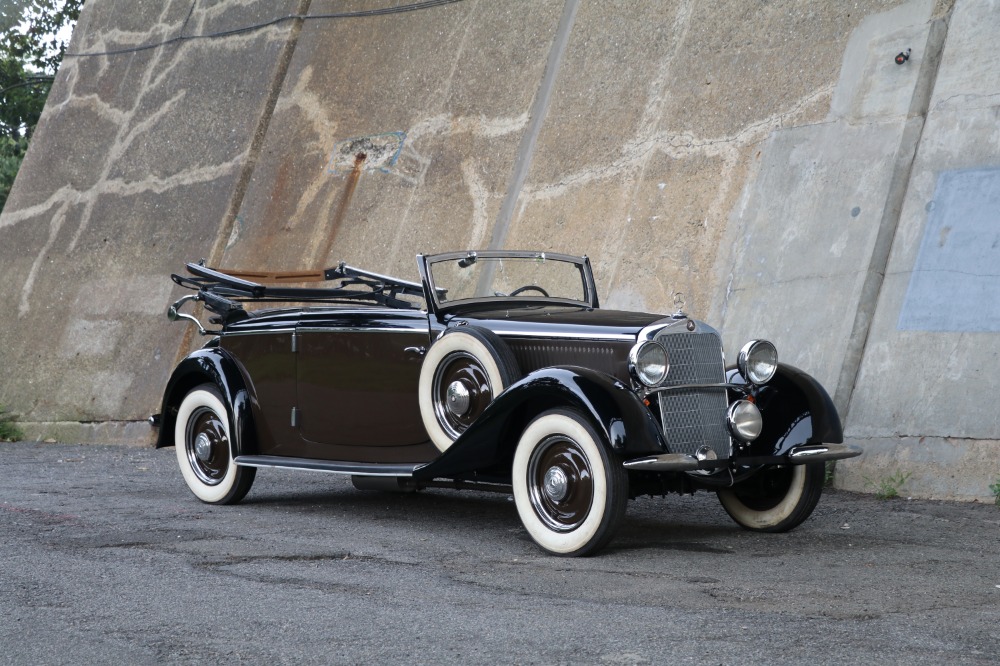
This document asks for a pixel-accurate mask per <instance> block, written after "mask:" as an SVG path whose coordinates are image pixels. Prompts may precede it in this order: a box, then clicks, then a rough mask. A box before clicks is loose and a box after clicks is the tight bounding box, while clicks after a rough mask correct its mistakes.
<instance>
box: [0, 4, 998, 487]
mask: <svg viewBox="0 0 1000 666" xmlns="http://www.w3.org/2000/svg"><path fill="white" fill-rule="evenodd" d="M952 4H953V3H952V2H951V1H950V0H937V1H936V2H935V1H933V0H909V1H907V2H904V1H903V0H865V1H863V2H857V3H825V4H823V3H812V2H806V1H805V0H783V1H780V2H769V3H764V4H747V3H745V2H742V1H738V0H729V1H726V2H722V3H715V4H713V5H711V6H709V5H706V4H704V3H698V2H694V1H693V0H678V1H667V0H664V1H662V2H651V3H641V4H640V3H631V2H621V3H604V2H601V3H598V2H578V1H577V0H545V1H543V2H531V3H528V2H523V3H514V2H510V3H494V2H486V1H485V0H465V1H463V2H457V3H454V4H450V5H446V6H440V7H433V8H430V9H425V10H422V11H415V12H406V13H399V14H389V15H382V16H365V17H352V18H339V19H318V18H313V19H302V18H296V19H292V20H281V21H278V22H276V23H273V24H272V25H270V26H269V27H266V28H261V29H255V30H251V31H248V32H240V33H234V34H230V35H227V36H223V37H218V38H205V39H195V40H187V41H181V42H178V43H174V44H170V45H166V46H161V47H156V48H152V49H149V50H143V51H139V52H136V53H129V54H119V55H109V56H97V57H93V58H80V59H67V61H66V63H65V64H64V67H63V69H62V71H61V72H60V74H59V76H58V80H57V82H56V85H55V87H54V90H53V94H52V96H51V98H50V103H49V106H48V108H47V110H46V113H45V115H44V117H43V121H42V123H41V125H40V127H39V130H38V133H37V135H36V137H35V140H34V142H33V144H32V149H31V153H30V154H29V156H28V159H27V160H26V162H25V165H24V168H23V169H22V172H21V175H20V176H19V179H18V181H17V183H16V184H15V187H14V190H13V191H12V193H11V198H10V199H9V200H8V204H7V208H6V209H5V210H4V211H3V214H2V216H0V278H2V284H3V285H4V286H3V287H2V288H0V308H2V311H3V312H5V313H8V314H7V316H6V318H5V319H4V321H3V324H2V335H3V347H2V349H0V368H3V370H4V377H3V379H2V380H0V404H4V405H6V406H7V407H8V408H10V409H12V410H13V411H15V412H18V413H20V414H22V417H23V419H24V420H25V421H28V422H29V423H30V424H31V427H30V428H29V432H30V433H31V434H32V435H33V436H38V437H47V436H52V437H55V438H59V439H81V440H89V441H93V440H94V439H99V438H111V439H114V440H116V441H134V440H135V439H136V438H138V439H144V438H146V437H147V434H140V433H145V426H143V424H142V421H141V420H142V419H144V418H145V416H147V415H148V414H149V413H151V412H154V411H156V409H157V402H158V399H159V392H160V390H161V388H162V385H163V383H164V380H165V378H166V376H167V374H168V373H169V371H170V369H171V367H172V365H173V364H174V362H175V359H176V358H177V356H178V354H180V353H183V352H184V351H186V350H187V349H189V348H190V347H191V346H192V345H196V344H198V343H200V340H197V339H192V338H191V337H190V335H188V336H187V337H185V333H184V330H183V327H181V326H176V325H168V324H167V323H166V321H165V320H164V319H163V318H162V314H161V313H162V312H163V311H164V309H165V308H166V306H167V304H168V303H169V302H170V301H171V300H172V299H173V298H176V297H177V296H178V295H179V294H180V293H181V292H180V290H178V289H176V288H173V287H172V285H171V284H170V283H169V282H168V281H167V275H168V274H169V273H170V272H172V271H178V270H180V269H181V268H182V265H183V262H185V261H188V260H197V259H199V258H202V257H204V258H206V259H207V260H208V261H209V262H210V263H212V264H216V265H222V266H225V267H232V268H268V269H273V270H281V269H294V268H312V267H318V266H324V265H329V264H331V263H334V262H336V261H338V260H346V261H348V262H351V263H354V264H356V265H362V266H367V267H371V268H373V269H376V270H380V271H384V272H391V273H398V274H401V275H403V276H408V277H415V274H416V273H415V266H414V262H413V256H414V254H416V253H417V252H435V251H439V250H444V249H454V248H464V247H484V246H493V247H507V248H529V247H530V248H540V249H546V250H556V249H558V250H564V251H569V252H577V253H586V254H589V255H590V256H591V257H592V258H593V259H594V263H595V266H596V269H597V278H598V287H599V290H600V291H601V293H602V295H603V303H604V304H605V305H606V306H611V307H623V308H635V309H644V310H651V311H661V312H664V311H671V310H673V308H674V300H675V299H674V294H675V293H676V292H681V293H682V294H683V300H684V301H685V307H686V309H687V310H688V311H689V312H691V313H693V314H695V315H697V316H700V317H703V318H705V319H706V320H708V321H709V322H711V323H713V324H721V328H722V329H723V330H724V334H725V342H726V345H727V347H728V349H729V350H730V353H732V352H734V351H735V349H737V348H738V347H739V345H740V344H742V343H743V342H744V341H745V340H746V339H748V338H750V337H770V338H772V339H774V340H775V342H776V343H777V344H778V346H779V349H780V351H781V353H782V357H783V358H784V359H785V360H788V361H790V362H792V363H794V364H797V365H800V366H802V367H803V368H805V369H807V370H809V371H811V372H813V373H815V374H816V375H817V376H818V377H819V378H820V379H821V380H822V381H823V382H824V384H825V385H826V386H827V387H828V388H829V390H830V392H831V394H833V395H834V397H835V399H836V401H837V404H838V407H839V408H840V409H841V412H842V414H843V415H844V416H845V417H846V419H847V427H848V432H849V434H850V435H851V437H852V438H854V439H856V440H858V441H863V440H865V439H866V438H873V437H874V438H880V439H879V442H883V441H885V442H888V441H891V440H892V438H893V437H896V436H897V435H907V436H912V437H914V438H919V437H923V436H927V437H928V439H926V440H925V444H926V442H932V443H933V442H944V441H945V440H946V439H948V441H949V442H951V444H948V446H953V445H954V442H956V441H965V440H966V439H967V440H968V441H969V442H971V443H972V446H971V448H970V449H969V451H970V452H972V453H969V454H968V455H966V454H964V453H963V454H961V455H956V456H953V457H949V455H946V454H945V453H941V454H940V455H941V460H942V461H945V460H950V461H970V462H969V465H966V466H965V467H963V468H962V469H963V470H965V472H969V471H970V469H971V467H975V470H974V471H975V472H976V474H978V476H976V479H977V480H976V481H974V482H972V485H971V486H963V487H962V488H958V487H957V486H955V485H954V484H951V485H949V484H947V483H944V484H939V485H938V486H935V485H934V482H933V481H932V480H931V477H930V471H931V470H932V469H934V466H933V464H930V463H928V464H926V465H925V464H924V463H923V462H921V463H920V466H923V467H925V468H926V469H927V470H928V474H926V475H923V476H926V477H927V479H928V480H927V481H926V483H929V484H930V485H927V486H922V485H920V484H921V483H925V481H919V480H918V479H919V478H922V477H921V474H920V470H918V469H913V470H910V469H908V468H907V469H905V470H903V471H904V472H909V471H913V472H914V476H913V477H912V481H911V483H912V484H913V487H914V488H915V489H917V490H920V489H924V488H926V490H927V492H929V493H931V494H934V495H940V496H964V497H970V496H977V497H979V496H983V495H984V494H985V493H986V491H985V487H986V486H985V485H984V481H986V480H988V477H989V475H990V474H993V471H991V470H989V469H987V466H985V465H983V464H982V456H981V454H982V453H984V452H988V451H993V450H995V448H991V447H994V444H993V442H995V441H996V440H1000V424H998V422H997V417H996V415H995V414H993V412H990V411H988V407H987V403H986V402H985V401H986V400H988V398H987V397H986V396H988V395H990V394H991V391H990V390H989V388H990V387H991V384H990V381H991V379H990V378H991V377H992V376H993V375H994V374H995V368H996V366H997V349H996V347H997V344H998V343H997V338H996V333H995V332H994V331H992V330H991V331H984V332H970V331H962V332H959V331H954V332H948V331H944V332H942V331H936V332H933V333H931V332H927V331H920V330H910V329H907V330H897V322H898V321H899V316H900V308H902V307H903V305H902V304H903V303H904V302H905V299H906V293H908V291H907V290H908V289H909V286H908V285H909V284H910V279H909V275H908V272H910V271H912V270H913V267H914V266H915V265H916V264H917V262H918V249H919V247H921V243H922V242H923V235H922V231H921V230H922V229H923V226H924V224H925V218H926V216H927V213H926V211H925V210H924V207H925V206H926V205H927V203H928V201H930V200H931V198H933V196H934V194H933V193H934V191H935V187H936V186H937V185H936V184H937V183H938V174H939V173H940V172H941V171H942V170H949V171H957V170H961V169H972V170H976V171H978V172H983V173H987V174H989V173H991V172H989V169H991V168H995V167H996V166H997V165H1000V155H998V152H1000V149H998V148H997V146H998V141H997V136H996V132H997V130H996V123H995V115H994V114H995V111H996V100H997V99H998V97H997V95H998V94H1000V93H998V91H1000V86H998V85H997V81H996V79H997V77H998V76H1000V75H998V74H997V71H1000V67H997V66H996V65H997V56H996V54H995V53H994V52H993V44H992V41H991V39H990V36H991V35H992V34H995V28H996V27H997V26H996V21H997V20H998V19H997V16H998V14H1000V12H997V11H996V9H997V8H996V6H995V3H981V2H974V1H972V0H960V1H959V2H958V4H957V5H956V6H955V7H954V8H953V7H952ZM385 6H387V5H384V4H383V3H381V2H379V1H378V0H357V1H352V2H348V3H342V4H338V5H337V7H336V10H334V9H331V6H330V5H328V4H326V3H321V2H314V3H311V2H309V0H300V1H298V2H293V1H291V0H286V1H284V2H277V3H275V2H262V1H259V0H230V1H229V2H224V3H218V4H214V5H211V6H208V5H207V4H206V3H202V2H200V1H199V0H173V1H171V2H167V3H155V2H143V3H136V2H124V0H91V1H90V2H88V4H87V6H86V8H85V10H84V15H83V17H82V19H81V22H80V25H79V28H78V30H77V34H76V35H75V36H74V42H73V45H72V47H71V51H77V52H88V51H89V52H95V51H103V50H108V49H115V48H118V47H127V46H129V45H137V44H147V43H155V42H158V41H162V40H164V39H168V38H172V37H174V36H177V35H188V36H196V35H197V36H206V35H209V34H210V33H215V32H220V31H226V30H229V29H233V28H241V27H246V26H249V25H253V24H258V23H267V22H271V21H274V20H275V19H278V18H280V17H284V16H288V15H289V14H305V13H308V14H310V15H311V16H313V17H315V16H317V15H318V14H324V13H328V12H330V11H348V12H349V11H355V10H368V9H375V8H382V7H385ZM991 31H993V32H991ZM906 48H912V55H911V58H910V61H909V62H907V63H906V64H905V65H903V66H897V65H895V64H894V63H893V60H892V58H893V56H894V55H895V53H897V52H899V51H902V50H904V49H906ZM942 49H943V54H944V56H943V61H942V60H941V58H940V57H939V56H940V54H941V53H942ZM914 156H916V158H915V161H914ZM911 176H912V177H911ZM959 180H961V177H959ZM949 182H950V181H949ZM983 201H984V202H987V203H988V202H989V201H990V199H989V198H988V197H986V198H984V199H983ZM985 205H986V204H980V208H983V207H984V206H985ZM901 211H902V212H901ZM942 219H944V218H942ZM990 219H991V218H989V217H988V215H986V214H985V213H984V215H983V216H980V217H978V218H977V220H978V222H977V223H976V224H977V225H978V226H974V227H973V228H971V229H964V228H963V229H960V230H958V231H957V232H956V234H955V235H954V236H952V237H953V238H956V239H965V240H963V242H969V239H972V241H971V242H974V243H978V245H980V246H982V245H983V243H982V242H981V239H982V236H983V234H984V233H986V232H987V231H988V229H989V223H990ZM940 225H943V226H947V223H946V222H940ZM943 226H941V228H942V229H943ZM897 230H898V231H897ZM984 230H986V231H984ZM938 233H940V230H939V232H938ZM980 249H981V251H980V252H979V253H978V254H977V255H976V262H977V265H979V264H983V263H984V262H988V261H989V259H990V257H991V255H990V254H989V251H987V250H985V249H982V247H981V248H980ZM890 250H891V251H892V261H891V262H889V253H890ZM955 256H961V255H960V254H959V255H956V254H954V253H951V254H944V255H941V256H938V255H935V258H934V261H932V262H931V263H929V264H926V265H927V266H932V267H940V266H941V265H947V261H954V259H953V258H954V257H955ZM887 262H888V263H889V270H888V273H887V272H886V265H887ZM935 262H937V263H935ZM941 262H945V264H942V263H941ZM921 265H924V264H921ZM977 270H978V269H977ZM883 275H885V276H886V277H885V280H884V282H883ZM980 278H981V279H982V280H985V282H982V284H985V285H986V287H987V289H988V288H989V287H990V285H992V282H990V280H991V279H992V278H991V277H990V276H989V275H984V276H980ZM926 282H927V281H926V280H925V281H924V283H922V284H926ZM931 284H932V285H933V281H931ZM959 284H966V283H965V282H959ZM929 291H933V289H928V288H927V287H926V286H924V287H920V288H918V289H916V290H915V291H914V292H913V293H915V294H916V296H914V298H923V297H925V296H926V295H927V294H928V293H929ZM966 302H971V304H972V306H973V309H974V306H975V299H974V298H972V299H971V300H970V299H966V300H965V301H963V303H966ZM925 310H926V308H925ZM920 312H923V310H921V311H920ZM977 316H979V318H980V319H982V318H983V317H984V316H985V315H981V314H980V315H977V314H976V312H975V311H973V312H972V319H973V320H976V317H977ZM917 319H918V320H919V319H920V318H919V317H918V318H917ZM907 321H909V319H907ZM39 332H44V333H43V334H42V335H39ZM953 351H954V354H952V352H953ZM927 356H932V357H933V360H930V361H927V360H926V357H927ZM944 359H950V360H947V361H946V360H944ZM949 364H950V365H949ZM946 366H947V367H946ZM942 373H943V375H944V376H945V377H946V378H947V379H946V381H944V382H941V381H940V377H941V376H942ZM855 379H857V384H855ZM966 387H968V388H966ZM963 391H964V392H965V393H963ZM966 393H967V394H969V395H971V398H970V399H965V397H963V396H964V395H965V394H966ZM942 396H943V397H942ZM915 405H917V406H920V408H917V409H914V406H915ZM925 405H926V408H924V406H925ZM994 411H995V410H994ZM990 414H992V416H991V415H990ZM983 415H985V416H983ZM80 423H84V424H85V425H84V426H83V427H81V426H79V425H77V426H74V424H80ZM954 438H959V439H958V440H956V439H954ZM873 441H874V440H873ZM910 441H911V440H909V439H906V440H903V441H902V445H901V448H900V451H903V450H905V447H906V446H908V444H907V443H908V442H910ZM928 446H929V445H928ZM942 446H944V445H943V444H942ZM876 448H878V451H879V455H878V456H875V455H872V456H871V458H866V459H863V460H862V461H861V462H860V464H859V465H857V467H856V469H857V470H859V472H858V474H861V473H862V472H863V473H864V475H865V476H869V477H870V476H871V475H872V474H875V477H877V476H878V475H880V474H883V473H884V470H887V469H890V468H891V469H893V470H895V467H893V464H889V463H887V465H888V466H882V467H880V468H878V469H879V470H882V471H877V470H876V471H874V472H873V470H875V468H873V467H871V465H872V464H874V462H873V461H874V460H875V459H876V458H878V459H880V460H881V459H885V460H889V458H886V456H885V455H883V454H884V451H885V446H883V444H882V443H877V444H876ZM929 450H930V451H931V453H929V454H928V455H933V447H932V448H931V449H929ZM986 457H987V458H989V456H986ZM906 460H907V461H911V460H912V461H916V460H917V459H916V458H914V457H912V456H911V457H910V458H907V459H906ZM976 460H979V461H980V464H978V465H975V464H974V463H973V462H971V461H976ZM907 464H908V465H909V463H907ZM948 464H951V463H948ZM962 464H963V465H965V463H962ZM852 465H853V463H848V464H846V465H844V466H842V472H843V473H844V474H845V476H844V477H843V482H844V483H845V484H847V485H849V486H851V487H859V484H860V483H861V482H859V481H858V479H860V478H861V477H860V476H858V475H855V476H854V477H852V476H850V474H851V472H850V470H851V469H852ZM914 465H916V463H914ZM970 466H971V467H970ZM971 488H976V489H978V490H976V491H975V492H972V491H971V490H970V489H971ZM915 492H916V490H915Z"/></svg>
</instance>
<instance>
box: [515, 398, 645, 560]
mask: <svg viewBox="0 0 1000 666" xmlns="http://www.w3.org/2000/svg"><path fill="white" fill-rule="evenodd" d="M513 486H514V503H515V505H516V506H517V512H518V514H519V515H520V517H521V522H522V523H524V527H525V529H527V530H528V534H530V535H531V538H532V539H534V540H535V543H537V544H538V545H539V546H541V547H542V548H544V549H545V550H547V551H548V552H550V553H552V554H554V555H565V556H575V555H588V554H591V553H594V552H597V551H598V550H600V549H601V548H603V547H604V546H605V545H606V544H607V543H608V541H610V540H611V538H612V537H613V536H614V534H615V532H616V531H617V530H618V527H619V525H620V524H621V522H622V519H623V518H624V516H625V502H626V501H627V499H628V476H627V474H626V472H625V469H624V468H623V467H622V465H621V463H620V461H618V460H617V459H616V458H615V457H614V455H613V454H612V453H611V452H610V451H609V450H608V448H607V447H606V446H605V445H604V444H603V443H602V438H601V437H600V436H599V435H598V434H597V433H596V431H595V430H594V428H593V426H591V425H590V423H589V422H588V421H587V419H586V418H585V417H584V416H583V415H582V414H580V413H579V412H576V411H570V410H553V411H549V412H545V413H544V414H542V415H541V416H539V417H538V418H536V419H535V420H534V421H532V422H531V423H530V424H529V425H528V427H527V428H526V429H525V431H524V434H522V435H521V439H520V441H519V442H518V444H517V450H516V452H515V454H514V467H513Z"/></svg>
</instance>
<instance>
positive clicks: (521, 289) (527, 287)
mask: <svg viewBox="0 0 1000 666" xmlns="http://www.w3.org/2000/svg"><path fill="white" fill-rule="evenodd" d="M525 291H537V292H538V293H540V294H541V295H542V296H544V297H545V298H549V292H547V291H545V290H544V289H542V288H541V287H538V286H536V285H533V284H526V285H524V286H523V287H518V288H517V289H515V290H514V291H512V292H510V294H508V296H517V295H518V294H520V293H523V292H525Z"/></svg>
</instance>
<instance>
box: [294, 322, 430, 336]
mask: <svg viewBox="0 0 1000 666" xmlns="http://www.w3.org/2000/svg"><path fill="white" fill-rule="evenodd" d="M422 323H423V326H419V327H415V328H392V327H389V326H371V327H367V328H366V327H364V326H300V327H299V328H298V329H297V330H298V331H299V333H424V334H426V333H427V323H426V322H422Z"/></svg>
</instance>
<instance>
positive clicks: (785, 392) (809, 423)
mask: <svg viewBox="0 0 1000 666" xmlns="http://www.w3.org/2000/svg"><path fill="white" fill-rule="evenodd" d="M727 375H728V377H729V381H730V382H732V383H745V380H744V379H743V378H742V377H741V376H740V374H739V372H738V371H737V370H736V369H733V368H731V369H730V370H729V371H728V373H727ZM756 403H757V407H758V408H759V409H760V413H761V418H762V420H763V425H764V428H763V430H762V431H761V434H760V436H759V437H758V438H757V439H756V440H754V442H753V444H751V445H750V450H749V454H750V455H762V456H764V455H774V456H782V455H785V454H787V453H788V451H789V450H790V449H791V448H792V447H795V446H801V445H804V444H838V443H840V442H843V441H844V432H843V429H842V428H841V425H840V416H839V415H838V414H837V408H836V407H834V405H833V400H831V399H830V395H829V394H828V393H827V392H826V389H824V388H823V386H822V385H821V384H820V383H819V382H818V381H816V380H815V379H814V378H813V377H812V376H811V375H808V374H806V373H805V372H803V371H801V370H799V369H798V368H796V367H794V366H791V365H787V364H784V363H779V364H778V371H777V372H776V373H775V375H774V377H773V378H772V379H771V381H769V382H768V383H767V384H765V385H764V386H762V387H760V388H759V389H757V391H756Z"/></svg>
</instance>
